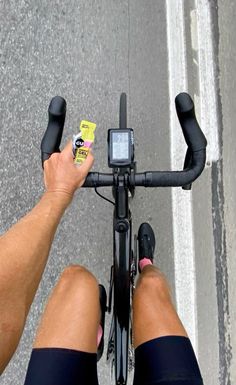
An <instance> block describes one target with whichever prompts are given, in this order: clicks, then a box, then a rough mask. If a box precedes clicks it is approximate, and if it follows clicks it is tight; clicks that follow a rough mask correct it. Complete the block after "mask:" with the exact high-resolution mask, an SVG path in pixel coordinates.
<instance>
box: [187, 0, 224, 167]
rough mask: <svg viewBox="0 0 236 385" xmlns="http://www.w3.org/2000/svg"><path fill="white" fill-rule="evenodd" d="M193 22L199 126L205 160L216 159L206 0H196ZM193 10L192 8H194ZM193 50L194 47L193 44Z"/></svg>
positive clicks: (213, 84) (211, 52)
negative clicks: (198, 88) (203, 139)
mask: <svg viewBox="0 0 236 385" xmlns="http://www.w3.org/2000/svg"><path fill="white" fill-rule="evenodd" d="M196 5H197V8H196V25H197V31H196V33H197V42H198V45H197V47H196V49H197V50H198V70H199V87H200V96H201V97H200V114H201V128H202V130H203V132H204V133H205V135H206V137H207V141H208V146H207V163H208V166H210V165H211V163H212V162H213V161H217V160H218V159H219V152H220V151H219V134H218V127H219V122H218V114H217V105H218V103H217V91H216V90H217V87H216V68H215V60H214V49H213V36H212V23H213V21H212V20H211V12H210V4H209V0H197V4H196ZM193 12H194V11H193ZM192 48H193V49H194V47H192Z"/></svg>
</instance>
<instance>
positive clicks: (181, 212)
mask: <svg viewBox="0 0 236 385" xmlns="http://www.w3.org/2000/svg"><path fill="white" fill-rule="evenodd" d="M183 6H184V4H183V1H182V0H166V12H167V36H168V55H169V95H170V138H171V167H172V170H181V169H182V168H183V160H184V156H185V152H186V144H185V142H184V138H183V134H182V130H181V128H180V125H179V122H178V118H177V115H176V111H175V104H174V100H175V97H176V95H177V94H178V93H180V92H184V91H187V90H188V83H187V65H186V47H185V23H184V9H183ZM172 213H173V214H172V215H173V236H174V261H175V285H176V305H177V311H178V314H179V317H180V319H181V320H182V322H183V324H184V327H185V328H186V330H187V333H188V335H189V337H190V339H191V343H192V345H193V348H194V351H195V354H196V356H197V355H198V345H197V342H198V338H197V308H196V283H195V255H194V240H193V221H192V195H191V192H189V191H184V190H182V189H181V188H172Z"/></svg>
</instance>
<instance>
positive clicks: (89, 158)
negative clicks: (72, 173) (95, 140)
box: [76, 151, 94, 178]
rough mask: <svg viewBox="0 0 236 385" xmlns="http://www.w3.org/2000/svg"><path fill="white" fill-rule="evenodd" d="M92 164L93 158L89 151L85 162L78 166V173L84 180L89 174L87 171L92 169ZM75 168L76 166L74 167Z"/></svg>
mask: <svg viewBox="0 0 236 385" xmlns="http://www.w3.org/2000/svg"><path fill="white" fill-rule="evenodd" d="M93 162H94V157H93V155H92V153H91V151H89V153H88V155H87V158H86V159H85V161H84V162H83V163H82V164H81V165H80V166H79V172H80V175H81V176H82V177H83V178H85V177H86V176H87V174H88V172H89V170H90V169H91V168H92V166H93ZM76 167H77V166H76Z"/></svg>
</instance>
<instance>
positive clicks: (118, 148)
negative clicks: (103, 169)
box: [107, 128, 134, 168]
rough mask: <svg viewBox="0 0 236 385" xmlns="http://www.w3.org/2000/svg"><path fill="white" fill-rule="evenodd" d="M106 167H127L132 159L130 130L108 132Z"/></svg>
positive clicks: (132, 139)
mask: <svg viewBox="0 0 236 385" xmlns="http://www.w3.org/2000/svg"><path fill="white" fill-rule="evenodd" d="M107 141H108V166H109V167H111V168H112V167H128V166H131V164H132V161H133V159H134V133H133V129H132V128H126V129H117V128H111V129H110V130H108V138H107Z"/></svg>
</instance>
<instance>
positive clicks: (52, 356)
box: [24, 348, 98, 385]
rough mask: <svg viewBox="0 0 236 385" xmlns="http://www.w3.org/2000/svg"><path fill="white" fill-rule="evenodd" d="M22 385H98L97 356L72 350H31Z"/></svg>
mask: <svg viewBox="0 0 236 385" xmlns="http://www.w3.org/2000/svg"><path fill="white" fill-rule="evenodd" d="M24 385H98V378H97V354H95V353H85V352H80V351H78V350H73V349H62V348H37V349H33V351H32V354H31V358H30V362H29V366H28V371H27V374H26V379H25V383H24Z"/></svg>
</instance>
